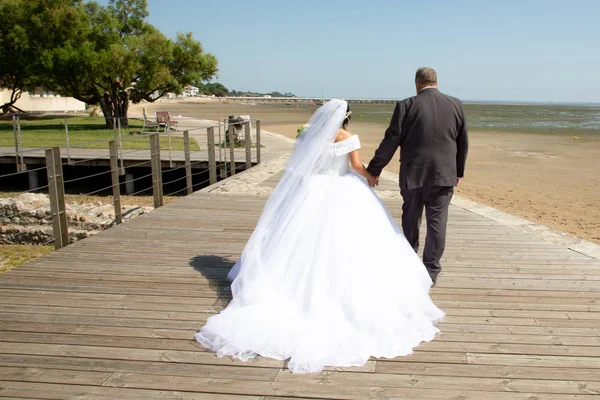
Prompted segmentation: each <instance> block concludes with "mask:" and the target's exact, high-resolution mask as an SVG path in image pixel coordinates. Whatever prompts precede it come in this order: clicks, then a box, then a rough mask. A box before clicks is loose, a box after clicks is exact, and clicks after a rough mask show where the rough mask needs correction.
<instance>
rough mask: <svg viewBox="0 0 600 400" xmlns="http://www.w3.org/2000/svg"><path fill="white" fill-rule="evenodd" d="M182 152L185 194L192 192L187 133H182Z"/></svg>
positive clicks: (188, 137) (188, 136)
mask: <svg viewBox="0 0 600 400" xmlns="http://www.w3.org/2000/svg"><path fill="white" fill-rule="evenodd" d="M183 150H184V153H185V186H186V188H187V194H192V193H193V192H194V187H193V185H192V163H191V157H190V135H189V133H188V131H183Z"/></svg>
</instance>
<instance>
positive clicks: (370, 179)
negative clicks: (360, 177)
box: [367, 174, 379, 188]
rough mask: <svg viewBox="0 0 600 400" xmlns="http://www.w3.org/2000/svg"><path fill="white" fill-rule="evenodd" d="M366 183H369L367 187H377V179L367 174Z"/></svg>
mask: <svg viewBox="0 0 600 400" xmlns="http://www.w3.org/2000/svg"><path fill="white" fill-rule="evenodd" d="M367 182H369V186H371V187H372V188H374V187H375V186H377V185H379V177H378V176H373V175H371V174H369V176H368V177H367Z"/></svg>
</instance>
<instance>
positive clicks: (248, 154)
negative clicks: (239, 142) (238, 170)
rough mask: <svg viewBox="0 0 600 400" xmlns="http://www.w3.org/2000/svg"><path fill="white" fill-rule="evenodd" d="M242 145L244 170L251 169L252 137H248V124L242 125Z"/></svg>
mask: <svg viewBox="0 0 600 400" xmlns="http://www.w3.org/2000/svg"><path fill="white" fill-rule="evenodd" d="M244 144H245V146H246V169H250V168H252V137H251V136H250V122H246V123H244Z"/></svg>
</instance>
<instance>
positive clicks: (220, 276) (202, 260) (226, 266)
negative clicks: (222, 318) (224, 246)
mask: <svg viewBox="0 0 600 400" xmlns="http://www.w3.org/2000/svg"><path fill="white" fill-rule="evenodd" d="M189 265H190V267H192V268H194V270H195V271H197V272H200V273H201V274H202V276H204V277H205V278H206V280H207V281H208V287H209V288H210V289H212V290H214V291H215V292H216V293H217V300H216V301H215V303H214V305H213V306H214V307H215V309H216V311H221V310H222V309H223V308H225V307H227V304H229V302H230V301H231V286H230V284H231V282H229V281H228V280H227V273H228V272H229V270H231V268H232V267H233V265H234V263H233V262H231V261H229V260H227V259H225V258H223V257H221V256H214V255H212V256H195V257H194V258H192V259H191V260H190V262H189Z"/></svg>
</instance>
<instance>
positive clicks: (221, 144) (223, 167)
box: [219, 119, 227, 179]
mask: <svg viewBox="0 0 600 400" xmlns="http://www.w3.org/2000/svg"><path fill="white" fill-rule="evenodd" d="M226 126H227V125H226V120H225V119H224V120H223V138H221V129H220V128H221V126H220V125H219V157H220V155H221V150H223V160H222V161H223V162H222V163H221V179H225V178H227V146H226V145H225V144H226V143H227V130H226V129H225V127H226ZM219 161H221V160H219Z"/></svg>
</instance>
